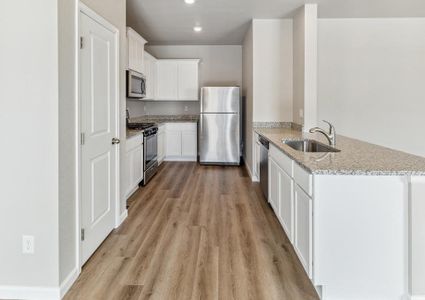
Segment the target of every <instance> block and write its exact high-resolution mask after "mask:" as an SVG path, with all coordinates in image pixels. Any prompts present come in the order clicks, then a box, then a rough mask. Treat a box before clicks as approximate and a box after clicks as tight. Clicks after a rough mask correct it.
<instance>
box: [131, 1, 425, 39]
mask: <svg viewBox="0 0 425 300" xmlns="http://www.w3.org/2000/svg"><path fill="white" fill-rule="evenodd" d="M306 2H308V1H305V0H196V2H195V4H192V5H188V4H186V3H185V2H184V0H127V24H128V25H129V26H131V27H133V28H134V29H135V30H136V31H138V32H139V33H140V34H141V35H142V36H143V37H144V38H145V39H147V40H148V41H149V43H150V44H155V45H163V44H168V45H194V44H196V45H203V44H204V45H240V44H241V43H242V40H243V37H244V35H245V32H246V30H247V29H248V26H249V21H250V20H251V19H254V18H259V19H261V18H262V19H271V18H284V17H291V16H292V15H293V13H294V11H295V10H296V9H297V8H298V7H300V6H301V5H303V4H304V3H306ZM310 3H311V2H310ZM314 3H318V13H319V18H358V17H363V18H374V17H379V18H381V17H382V18H388V17H425V0H317V1H315V2H314ZM195 25H200V26H202V27H203V31H202V32H200V33H196V32H194V31H193V27H194V26H195Z"/></svg>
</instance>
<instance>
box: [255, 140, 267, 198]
mask: <svg viewBox="0 0 425 300" xmlns="http://www.w3.org/2000/svg"><path fill="white" fill-rule="evenodd" d="M258 141H259V142H260V144H261V147H260V185H261V190H262V191H263V194H264V197H266V199H267V200H268V199H269V141H268V140H266V139H265V138H262V137H261V136H260V137H259V138H258Z"/></svg>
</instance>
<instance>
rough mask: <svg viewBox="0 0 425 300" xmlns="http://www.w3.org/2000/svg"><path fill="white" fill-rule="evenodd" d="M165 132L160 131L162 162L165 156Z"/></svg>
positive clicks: (159, 141) (159, 147)
mask: <svg viewBox="0 0 425 300" xmlns="http://www.w3.org/2000/svg"><path fill="white" fill-rule="evenodd" d="M164 147H165V134H164V132H160V133H158V162H159V163H161V162H162V161H163V160H164V156H165V149H164Z"/></svg>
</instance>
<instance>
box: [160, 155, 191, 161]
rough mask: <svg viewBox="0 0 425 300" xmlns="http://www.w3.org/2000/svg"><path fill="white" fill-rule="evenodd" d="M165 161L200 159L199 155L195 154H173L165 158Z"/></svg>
mask: <svg viewBox="0 0 425 300" xmlns="http://www.w3.org/2000/svg"><path fill="white" fill-rule="evenodd" d="M164 161H198V157H196V156H193V157H190V156H183V157H182V156H171V157H166V158H164Z"/></svg>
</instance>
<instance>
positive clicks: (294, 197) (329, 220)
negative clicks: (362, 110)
mask: <svg viewBox="0 0 425 300" xmlns="http://www.w3.org/2000/svg"><path fill="white" fill-rule="evenodd" d="M254 132H255V134H254V149H255V147H256V142H257V139H258V136H262V137H263V138H265V139H267V140H268V141H269V142H270V150H269V171H268V172H269V174H268V175H269V176H268V177H269V183H268V184H269V189H268V200H269V202H270V205H271V206H272V208H273V210H274V212H275V214H276V216H277V218H278V219H279V221H280V223H281V225H282V227H283V229H284V230H285V232H286V234H287V235H288V238H289V239H290V240H291V242H292V245H293V247H294V249H295V252H296V253H297V255H298V257H299V259H300V261H301V263H302V265H303V266H304V268H305V270H306V272H307V274H308V275H309V277H310V279H311V280H312V282H313V284H314V285H315V287H316V289H317V291H318V293H319V295H320V296H321V298H322V299H407V298H409V297H411V299H415V297H420V296H422V295H425V243H424V241H425V236H424V234H425V221H424V220H425V218H424V215H425V158H422V157H418V156H415V155H410V154H407V153H403V152H400V151H395V150H392V149H388V148H385V147H381V146H377V145H373V144H370V143H366V142H362V141H359V140H355V139H351V138H348V137H344V136H337V143H336V146H335V147H336V148H337V149H338V150H340V152H324V153H323V152H322V153H307V152H301V151H297V150H295V149H293V148H291V147H289V146H288V145H286V144H284V143H283V141H287V140H302V139H313V140H317V141H321V142H325V139H324V138H323V136H321V135H318V134H310V133H303V132H301V131H297V130H293V129H290V128H271V129H270V128H257V129H255V130H254ZM255 152H256V151H254V153H255ZM254 156H255V155H254ZM255 163H256V161H255V160H254V164H255ZM253 169H254V170H255V169H256V167H255V166H254V168H253Z"/></svg>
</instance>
